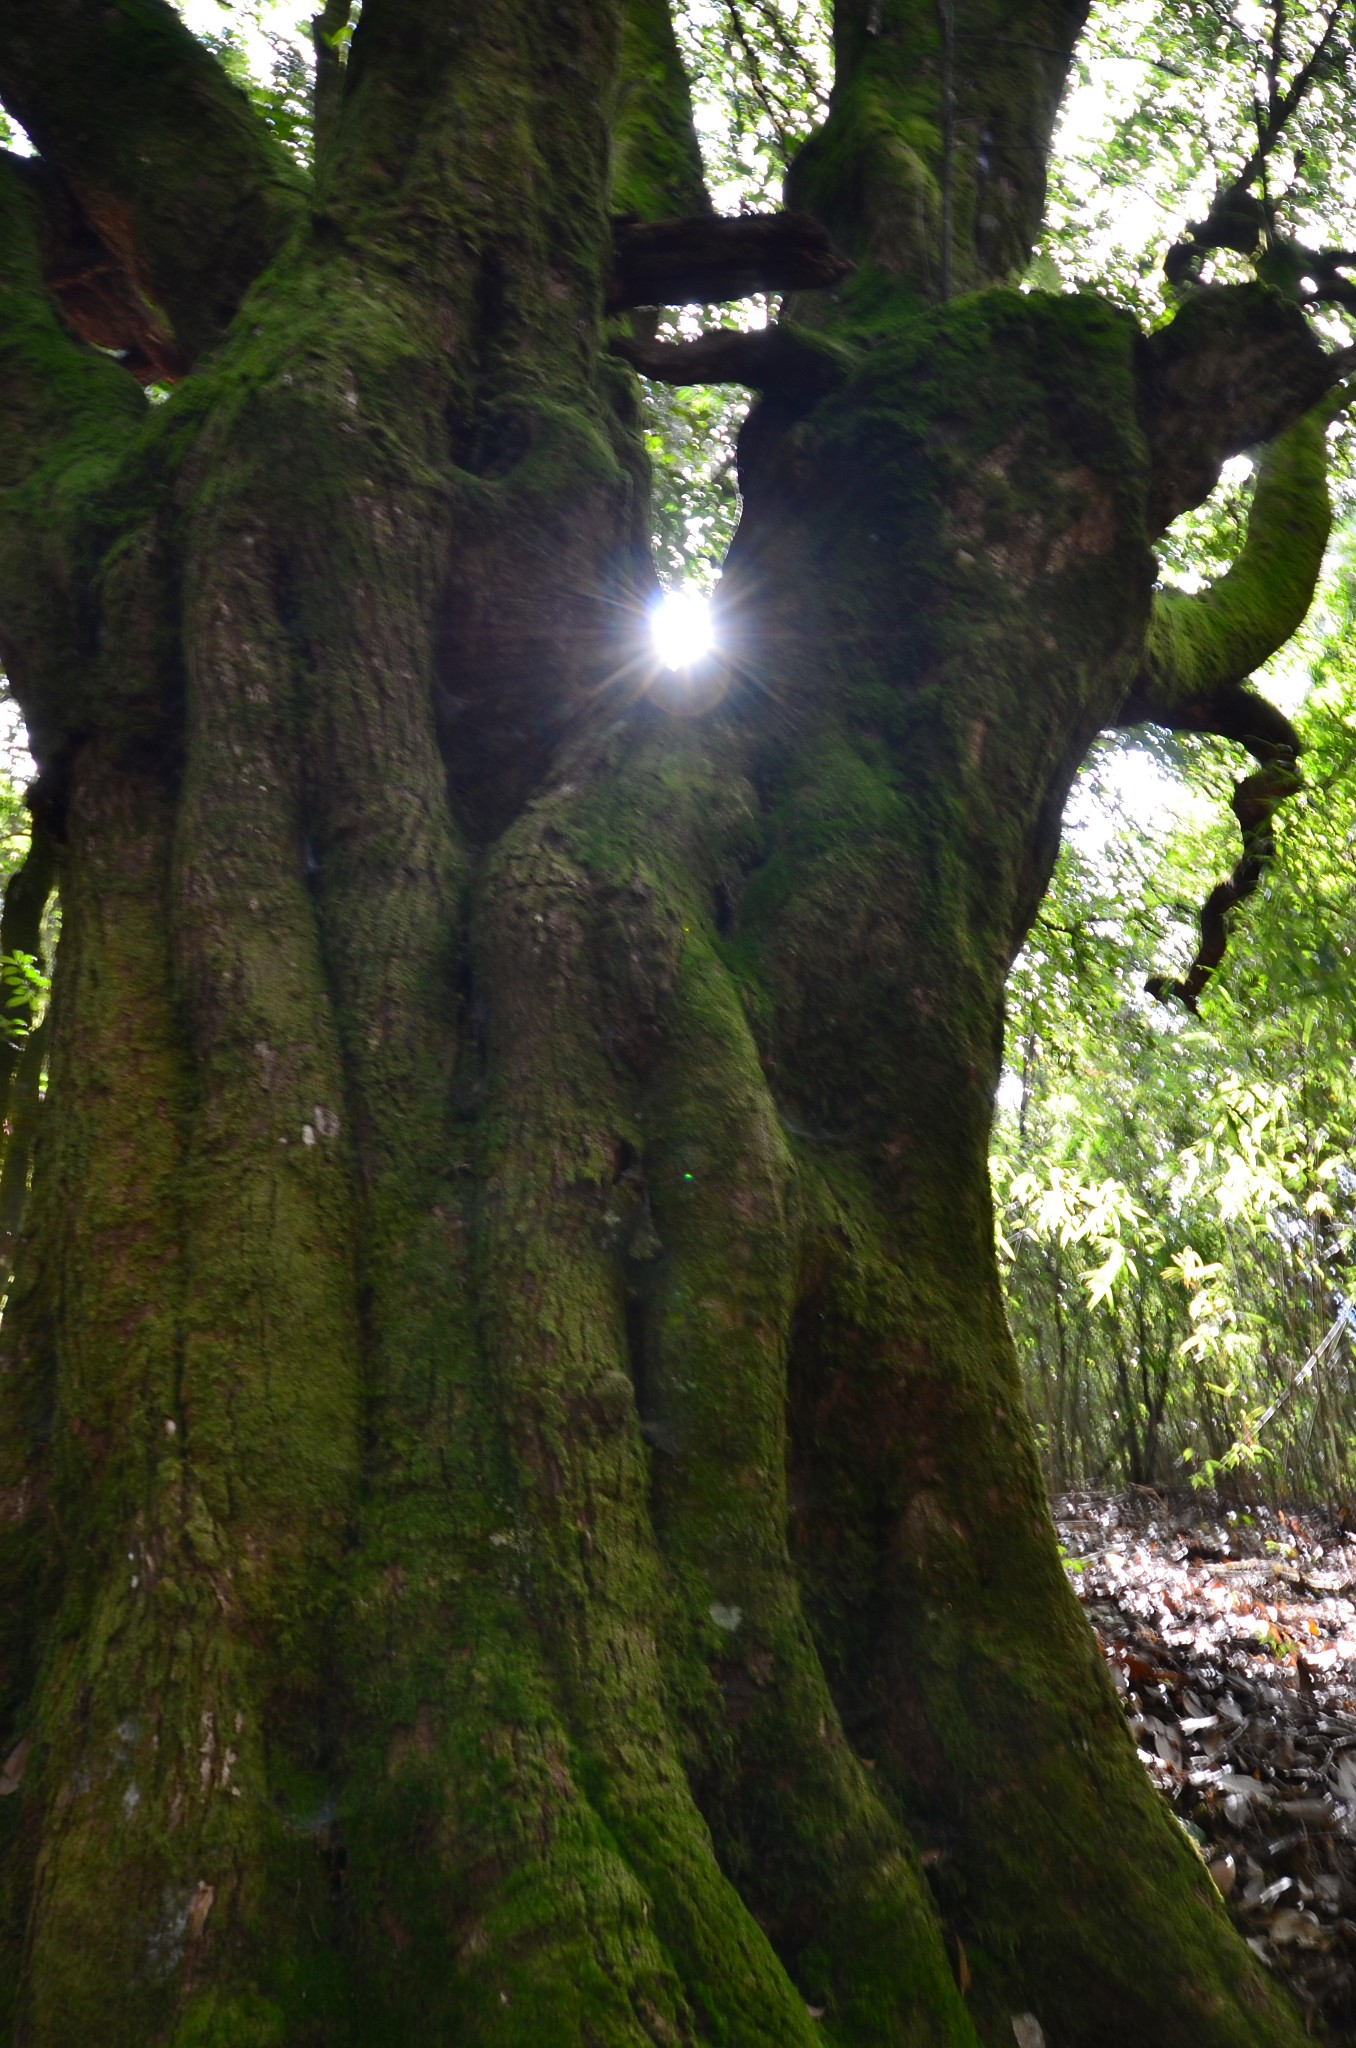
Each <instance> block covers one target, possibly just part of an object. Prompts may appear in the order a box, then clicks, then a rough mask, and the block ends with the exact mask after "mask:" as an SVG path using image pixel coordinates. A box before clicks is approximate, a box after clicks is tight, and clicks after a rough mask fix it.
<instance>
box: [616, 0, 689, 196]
mask: <svg viewBox="0 0 1356 2048" xmlns="http://www.w3.org/2000/svg"><path fill="white" fill-rule="evenodd" d="M612 204H613V207H614V208H615V209H616V211H617V212H618V213H627V214H634V215H636V216H637V218H639V219H641V220H664V219H668V218H670V217H671V216H673V215H677V214H682V215H688V214H710V212H711V195H710V193H709V192H708V191H707V189H706V174H705V171H704V170H703V168H702V153H701V149H700V147H699V145H698V142H697V129H696V124H695V123H694V121H693V118H692V90H691V87H690V85H689V83H688V77H687V72H686V71H685V70H684V68H683V59H682V53H681V51H680V50H679V48H678V38H677V36H676V35H675V34H674V32H673V18H672V15H671V13H670V10H669V4H668V0H626V6H625V8H624V10H623V13H622V58H621V78H620V81H619V85H618V91H617V111H616V114H615V116H614V118H613V123H612Z"/></svg>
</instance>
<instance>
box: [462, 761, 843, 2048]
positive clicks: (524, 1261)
mask: <svg viewBox="0 0 1356 2048" xmlns="http://www.w3.org/2000/svg"><path fill="white" fill-rule="evenodd" d="M573 765H574V770H575V773H576V774H582V772H583V764H582V763H576V764H573ZM572 787H573V786H572V785H571V784H569V783H567V784H565V785H564V787H563V788H562V790H561V791H559V792H557V793H556V794H555V795H554V796H552V797H543V798H542V799H540V800H539V801H538V802H537V803H535V804H534V805H533V806H532V807H531V809H530V811H529V813H528V814H527V816H526V818H525V819H524V821H523V822H522V824H521V825H520V826H519V827H518V828H517V829H515V831H514V832H512V833H511V834H510V835H508V837H507V838H506V840H505V842H504V843H503V845H502V846H501V847H500V848H499V849H498V850H497V852H496V854H495V857H494V859H493V861H492V863H491V866H490V869H489V871H488V873H487V876H486V879H485V885H484V892H483V895H482V897H481V901H480V906H479V913H478V918H477V927H478V934H479V936H478V938H477V945H476V957H477V962H478V972H479V975H480V976H481V978H482V982H483V986H484V987H485V988H486V990H487V992H488V995H489V1001H490V1006H491V1007H490V1015H489V1019H488V1042H487V1054H488V1062H489V1065H488V1094H487V1098H486V1105H485V1129H484V1137H483V1147H484V1150H483V1154H482V1172H483V1176H484V1182H483V1185H484V1207H483V1211H482V1226H481V1231H482V1250H481V1256H480V1261H479V1274H480V1283H481V1287H482V1289H483V1314H484V1317H485V1331H486V1338H487V1342H488V1345H489V1350H490V1357H491V1360H492V1363H493V1367H494V1370H495V1375H496V1383H497V1386H498V1388H499V1391H500V1398H501V1399H502V1402H503V1404H504V1411H505V1414H506V1418H507V1426H508V1431H509V1440H510V1446H511V1451H512V1457H513V1470H514V1479H515V1491H516V1494H517V1501H518V1505H519V1511H520V1518H519V1520H518V1522H517V1526H516V1527H515V1529H514V1530H513V1531H512V1532H511V1533H512V1535H513V1540H514V1542H515V1543H516V1544H518V1545H519V1546H521V1552H522V1555H523V1559H524V1565H525V1570H526V1574H527V1582H528V1585H529V1586H530V1588H531V1597H532V1600H533V1605H534V1608H535V1609H536V1611H537V1612H538V1614H539V1616H540V1619H541V1624H542V1626H543V1629H544V1632H545V1634H546V1638H547V1641H548V1643H549V1645H550V1648H551V1652H552V1656H553V1659H554V1662H555V1665H556V1669H557V1672H558V1674H559V1683H560V1685H561V1688H562V1698H563V1702H564V1704H565V1707H566V1711H567V1714H568V1717H569V1722H570V1725H571V1728H572V1731H573V1734H574V1737H575V1740H576V1742H577V1743H578V1745H579V1748H580V1752H581V1765H582V1767H583V1769H584V1771H585V1773H586V1781H587V1782H588V1784H589V1787H590V1793H591V1798H592V1800H593V1803H594V1804H595V1806H596V1808H597V1810H598V1812H599V1813H600V1815H601V1817H602V1819H603V1821H604V1823H605V1825H606V1826H607V1828H608V1830H609V1832H610V1833H611V1834H612V1835H613V1836H614V1837H615V1839H616V1840H617V1842H618V1844H619V1846H620V1848H621V1850H622V1852H623V1854H624V1855H625V1856H626V1859H627V1861H628V1863H630V1864H631V1866H632V1868H633V1869H634V1870H635V1871H636V1874H637V1876H638V1877H639V1879H640V1881H641V1883H642V1884H643V1885H644V1887H645V1889H646V1891H647V1893H648V1895H649V1897H650V1899H651V1901H652V1905H653V1913H654V1924H655V1927H656V1931H657V1932H658V1934H659V1936H660V1939H661V1940H662V1941H663V1943H664V1946H665V1949H666V1951H667V1952H668V1954H669V1955H670V1956H671V1958H672V1959H673V1962H674V1964H675V1966H676V1967H677V1968H678V1970H679V1971H680V1973H681V1976H682V1979H683V1981H684V1983H685V1984H686V1985H687V1987H688V1995H689V1997H690V1998H691V2000H692V2003H693V2006H694V2009H695V2012H696V2014H697V2024H698V2028H699V2030H700V2031H699V2035H698V2038H711V2039H713V2040H718V2039H721V2038H725V2037H726V2036H729V2037H732V2038H738V2039H739V2040H740V2041H741V2042H748V2043H749V2044H754V2043H758V2042H767V2043H769V2044H771V2043H773V2042H779V2043H780V2042H792V2041H801V2040H805V2041H807V2042H808V2041H809V2039H810V2038H811V2029H810V2026H809V2022H808V2020H807V2017H806V2013H805V2007H804V2003H803V2001H802V2000H801V1999H800V1997H799V1996H798V1995H797V1994H796V1993H795V1992H794V1991H793V1990H792V1988H791V1985H790V1984H789V1982H788V1981H787V1979H786V1977H785V1976H784V1975H783V1973H782V1971H781V1969H780V1967H779V1965H778V1964H777V1962H776V1959H775V1957H774V1955H773V1954H772V1951H771V1949H770V1948H769V1946H768V1944H767V1942H766V1938H765V1937H764V1936H763V1934H762V1932H761V1930H760V1929H759V1928H758V1927H757V1926H756V1924H755V1923H754V1921H753V1920H752V1919H751V1918H750V1916H749V1915H748V1913H747V1912H746V1910H745V1909H744V1907H743V1906H742V1904H741V1903H740V1901H739V1899H738V1896H737V1894H736V1893H735V1892H734V1891H733V1890H732V1889H731V1888H730V1886H729V1885H728V1884H727V1882H726V1881H725V1879H724V1878H723V1877H722V1876H721V1873H720V1871H719V1869H718V1866H717V1864H716V1860H715V1857H714V1854H713V1852H712V1847H711V1841H710V1836H709V1834H708V1832H707V1829H706V1826H705V1824H704V1822H703V1821H702V1819H701V1817H700V1815H699V1814H698V1812H697V1810H696V1807H695V1805H694V1804H693V1802H692V1798H691V1794H690V1791H689V1788H688V1785H687V1780H686V1776H685V1773H684V1770H683V1767H682V1763H681V1760H680V1757H679V1755H678V1752H677V1749H676V1745H675V1741H674V1732H673V1728H672V1724H671V1721H670V1717H669V1713H668V1708H667V1702H666V1700H665V1696H664V1687H663V1680H662V1670H661V1662H660V1656H659V1650H658V1644H657V1641H656V1635H655V1618H656V1615H657V1614H659V1613H660V1612H662V1605H663V1603H662V1599H661V1589H660V1574H659V1564H658V1558H657V1556H656V1553H655V1547H654V1540H653V1534H652V1531H651V1528H650V1525H649V1515H648V1502H647V1483H646V1477H647V1475H646V1469H645V1460H644V1452H643V1447H642V1444H641V1440H640V1436H639V1432H638V1429H637V1424H636V1414H635V1406H634V1395H633V1392H632V1387H631V1383H630V1379H629V1376H628V1373H627V1370H626V1363H627V1350H626V1338H625V1327H624V1305H623V1300H622V1292H621V1287H620V1284H619V1276H618V1274H617V1271H616V1266H615V1261H614V1259H613V1257H612V1255H611V1252H610V1249H609V1246H608V1242H607V1224H606V1220H605V1219H606V1214H607V1206H608V1200H609V1194H610V1191H611V1188H612V1184H613V1181H614V1179H615V1177H616V1175H617V1172H618V1166H619V1156H620V1147H621V1145H622V1143H624V1142H625V1132H626V1130H627V1129H628V1128H632V1127H633V1126H632V1120H631V1118H630V1116H629V1115H628V1114H627V1109H626V1104H625V1102H624V1100H622V1099H619V1094H618V1089H617V1085H616V1081H615V1078H614V1076H613V1074H612V1071H611V1068H610V1064H609V1060H608V1057H607V1052H606V1042H605V1039H604V1038H603V1037H602V1035H601V1030H600V1027H601V1026H602V1023H603V1017H602V1014H601V991H599V989H598V988H597V986H596V982H595V980H594V977H593V975H592V974H591V972H590V962H589V952H590V941H591V933H590V929H589V924H590V918H589V907H590V895H591V893H592V891H591V883H592V881H593V879H594V878H593V876H592V874H591V871H590V866H589V865H588V864H587V863H586V862H585V861H584V860H583V859H581V848H580V845H579V841H578V838H577V828H572V819H571V811H572V809H577V808H578V806H575V805H574V803H573V796H572ZM590 824H593V829H594V830H597V829H598V828H599V827H601V826H603V821H602V819H601V818H598V819H597V820H596V823H594V822H593V821H591V820H589V819H588V814H587V809H585V813H584V820H583V827H584V832H585V833H586V834H587V833H588V832H589V827H590ZM603 829H605V827H604V828H603ZM585 843H587V841H585Z"/></svg>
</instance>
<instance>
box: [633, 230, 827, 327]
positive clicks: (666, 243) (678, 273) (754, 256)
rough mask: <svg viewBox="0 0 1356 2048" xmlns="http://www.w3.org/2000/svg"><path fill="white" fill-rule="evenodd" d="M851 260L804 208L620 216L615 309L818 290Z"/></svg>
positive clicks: (697, 302)
mask: <svg viewBox="0 0 1356 2048" xmlns="http://www.w3.org/2000/svg"><path fill="white" fill-rule="evenodd" d="M851 268H852V265H851V264H850V263H849V262H848V260H847V258H846V257H845V256H842V255H840V254H839V252H838V251H837V250H836V249H835V248H834V246H833V243H832V242H831V241H830V239H829V236H828V234H827V233H826V231H825V230H824V229H823V228H822V227H821V226H820V225H819V223H818V221H814V220H811V219H810V218H809V216H808V215H806V214H803V213H748V214H737V215H734V216H732V217H726V218H717V217H715V216H714V215H712V216H704V217H703V216H698V217H695V218H692V219H689V220H658V221H619V222H618V223H617V227H616V231H615V238H614V256H613V272H612V281H611V284H610V286H609V289H608V295H607V304H608V310H609V312H613V313H620V312H622V311H624V310H625V309H626V308H627V307H628V306H681V305H688V304H700V303H702V302H713V301H716V300H721V299H744V298H747V297H748V296H749V294H750V293H751V292H785V291H813V290H816V289H818V288H820V287H823V286H825V285H833V284H837V283H839V282H840V280H841V279H842V278H844V277H846V275H847V274H848V272H849V271H850V270H851Z"/></svg>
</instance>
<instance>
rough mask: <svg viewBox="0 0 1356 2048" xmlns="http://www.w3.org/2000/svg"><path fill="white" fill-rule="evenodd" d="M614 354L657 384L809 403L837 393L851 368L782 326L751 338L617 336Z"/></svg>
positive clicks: (827, 348) (721, 334)
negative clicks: (730, 389)
mask: <svg viewBox="0 0 1356 2048" xmlns="http://www.w3.org/2000/svg"><path fill="white" fill-rule="evenodd" d="M612 353H613V354H614V355H618V356H621V357H622V358H623V359H624V360H625V361H626V362H628V363H630V364H631V366H632V368H633V369H636V370H639V371H640V373H641V375H642V376H643V377H652V378H654V380H655V382H656V383H658V384H744V385H747V387H748V388H749V390H750V391H766V392H772V393H774V394H776V395H777V396H778V397H782V398H799V399H805V400H809V401H811V402H813V401H814V400H815V399H818V398H827V397H828V396H829V394H830V392H832V391H836V390H837V389H838V388H839V386H840V385H841V384H842V383H844V381H845V380H846V378H847V375H848V371H849V369H850V367H851V365H850V361H849V359H848V356H847V354H846V351H844V350H841V349H836V348H834V347H833V346H832V345H831V344H829V343H827V342H824V341H821V340H820V339H819V338H818V337H817V336H815V335H810V334H806V333H804V332H803V331H802V330H801V329H800V328H797V327H788V326H785V325H782V324H778V325H777V326H775V327H761V328H755V329H753V330H751V331H749V332H742V331H741V330H739V329H737V328H730V327H724V328H720V329H718V330H717V331H716V332H715V333H712V334H703V335H702V336H701V337H700V339H699V340H697V341H677V342H673V341H644V340H641V339H639V338H637V337H635V336H631V335H619V336H617V337H616V338H615V339H614V340H613V342H612Z"/></svg>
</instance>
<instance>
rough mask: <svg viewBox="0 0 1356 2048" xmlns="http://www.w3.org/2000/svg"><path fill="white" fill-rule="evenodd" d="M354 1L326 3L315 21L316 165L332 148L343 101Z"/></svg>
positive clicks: (314, 112) (312, 34) (312, 36)
mask: <svg viewBox="0 0 1356 2048" xmlns="http://www.w3.org/2000/svg"><path fill="white" fill-rule="evenodd" d="M352 12H353V0H325V5H324V7H323V8H322V9H321V11H320V13H319V14H317V15H315V16H313V17H312V20H311V48H312V49H313V50H314V51H315V87H314V91H313V94H312V100H311V106H312V115H311V119H312V127H313V132H314V136H315V161H316V162H317V163H319V161H320V159H321V157H322V156H323V155H324V154H325V151H326V149H327V148H328V147H329V141H330V137H331V135H332V134H333V132H334V125H335V122H336V121H337V120H338V119H339V103H340V100H341V99H342V97H343V89H344V67H343V62H342V60H341V58H340V55H339V38H340V37H341V36H342V35H343V32H344V30H345V29H346V28H347V27H348V21H349V16H350V15H351V14H352Z"/></svg>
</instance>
